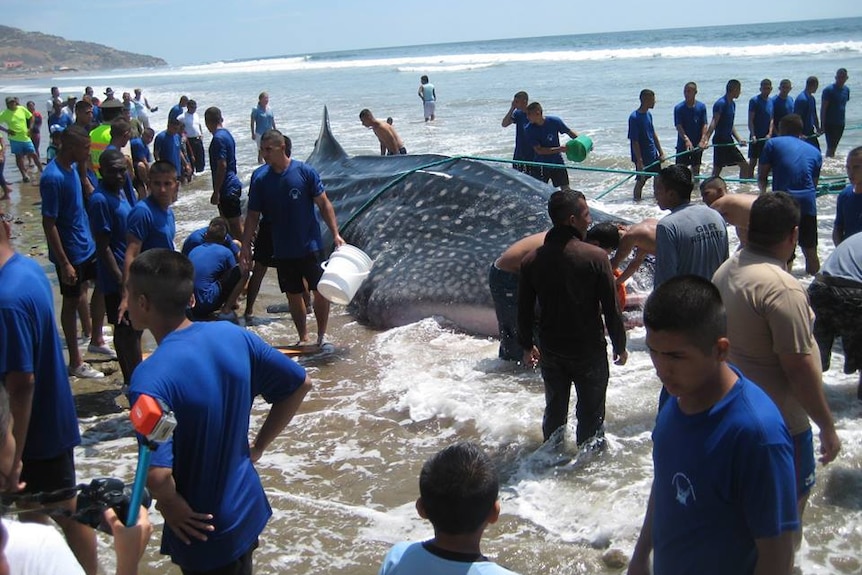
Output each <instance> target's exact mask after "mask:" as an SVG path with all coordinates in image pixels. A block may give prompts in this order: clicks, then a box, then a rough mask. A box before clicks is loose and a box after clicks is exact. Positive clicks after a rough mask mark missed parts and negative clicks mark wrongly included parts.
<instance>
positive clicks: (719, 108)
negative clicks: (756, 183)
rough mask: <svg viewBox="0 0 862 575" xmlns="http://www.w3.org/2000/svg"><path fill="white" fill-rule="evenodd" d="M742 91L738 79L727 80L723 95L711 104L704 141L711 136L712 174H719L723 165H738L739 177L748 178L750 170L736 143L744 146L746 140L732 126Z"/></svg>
mask: <svg viewBox="0 0 862 575" xmlns="http://www.w3.org/2000/svg"><path fill="white" fill-rule="evenodd" d="M741 93H742V84H741V83H740V81H739V80H728V81H727V85H726V86H725V91H724V96H722V97H721V98H719V99H718V100H716V101H715V104H713V105H712V121H711V122H710V123H709V128H708V129H707V131H706V136H705V137H704V139H703V140H704V142H705V141H707V140H709V138H710V136H712V135H713V134H715V136H714V137H713V138H712V145H713V159H712V176H713V177H715V176H720V175H721V169H722V168H723V167H725V166H733V165H736V166H739V177H740V178H750V177H751V172H750V170H749V168H748V162H746V161H745V158H743V157H742V153H741V152H740V151H739V148H737V147H736V145H735V144H734V141H735V142H736V144H738V145H740V146H745V145H746V142H745V140H743V139H742V138H740V137H739V134H738V133H737V132H736V128H735V127H734V126H733V123H734V121H735V120H736V102H735V101H734V100H736V99H737V98H739V95H740V94H741Z"/></svg>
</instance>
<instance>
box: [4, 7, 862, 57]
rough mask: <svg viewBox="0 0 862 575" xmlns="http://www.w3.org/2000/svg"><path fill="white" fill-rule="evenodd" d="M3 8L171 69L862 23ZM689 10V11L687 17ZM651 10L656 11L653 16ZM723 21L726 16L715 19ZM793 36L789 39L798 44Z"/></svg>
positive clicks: (561, 10)
mask: <svg viewBox="0 0 862 575" xmlns="http://www.w3.org/2000/svg"><path fill="white" fill-rule="evenodd" d="M58 5H59V6H63V4H61V3H59V2H58V1H57V0H26V1H16V0H0V6H2V8H3V9H2V13H3V18H2V24H5V25H7V26H13V27H16V28H21V29H23V30H27V31H31V32H43V33H45V34H54V35H57V36H62V37H64V38H66V39H68V40H85V41H90V42H96V43H98V44H105V45H107V46H110V47H112V48H117V49H120V50H126V51H130V52H136V53H140V54H148V55H151V56H158V57H160V58H163V59H165V60H166V61H167V62H168V63H169V64H171V65H182V64H200V63H207V62H217V61H222V60H236V59H247V58H255V57H267V56H280V55H295V54H312V53H318V52H330V51H339V50H351V49H354V50H355V49H362V48H381V47H391V46H411V45H420V44H438V43H446V42H466V41H473V40H491V39H502V38H524V37H533V36H555V35H564V34H589V33H596V32H618V31H625V30H650V29H663V28H680V27H695V26H707V25H726V24H749V23H760V22H773V21H798V20H814V19H822V18H846V17H857V16H862V2H860V1H859V0H820V1H819V2H812V1H811V0H780V5H781V7H782V10H781V11H782V14H781V15H780V16H778V15H776V10H775V5H776V1H775V0H760V1H759V2H752V1H751V0H723V2H722V4H721V9H720V11H719V10H716V9H715V7H716V6H717V4H715V3H709V2H706V3H704V2H697V1H695V0H688V1H686V0H682V1H680V0H651V1H649V2H646V1H644V0H610V1H608V0H605V1H602V0H599V1H597V2H579V1H575V0H562V1H554V2H543V3H541V4H540V5H532V4H531V3H530V2H525V1H524V0H518V1H516V0H430V1H429V0H424V1H421V2H420V1H418V0H306V1H305V2H297V1H295V0H183V1H176V0H135V1H134V2H124V1H123V0H87V1H86V2H84V3H75V2H73V3H72V4H68V5H65V6H64V7H63V8H62V9H58ZM680 6H684V8H683V9H680ZM644 7H647V9H644ZM716 12H720V13H716ZM792 31H793V30H792V28H790V29H789V30H788V32H789V34H788V39H790V38H792Z"/></svg>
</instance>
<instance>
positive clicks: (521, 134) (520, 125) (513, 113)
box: [501, 91, 535, 175]
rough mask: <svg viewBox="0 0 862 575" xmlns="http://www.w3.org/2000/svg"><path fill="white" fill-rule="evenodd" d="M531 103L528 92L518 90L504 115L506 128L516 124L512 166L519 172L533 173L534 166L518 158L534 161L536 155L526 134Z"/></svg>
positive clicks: (502, 123) (503, 122)
mask: <svg viewBox="0 0 862 575" xmlns="http://www.w3.org/2000/svg"><path fill="white" fill-rule="evenodd" d="M529 103H530V97H529V96H528V95H527V93H526V92H524V91H520V92H516V93H515V96H514V97H513V98H512V105H511V106H510V107H509V111H508V112H506V115H505V116H503V121H502V122H501V125H502V126H503V127H504V128H508V127H509V126H511V125H512V124H515V152H514V153H513V154H512V159H513V160H515V163H514V164H512V167H513V168H515V169H516V170H518V171H519V172H524V173H525V174H528V175H532V170H533V166H530V165H527V164H522V163H520V162H518V160H525V161H528V162H532V161H533V159H534V157H535V153H534V152H533V147H532V146H531V145H529V144H528V143H527V135H526V129H527V126H529V125H530V120H528V119H527V105H528V104H529Z"/></svg>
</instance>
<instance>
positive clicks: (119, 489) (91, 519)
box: [72, 477, 153, 533]
mask: <svg viewBox="0 0 862 575" xmlns="http://www.w3.org/2000/svg"><path fill="white" fill-rule="evenodd" d="M78 488H79V489H80V492H79V493H78V505H77V511H75V513H74V515H72V518H73V519H75V520H76V521H78V522H79V523H83V524H84V525H89V526H90V527H92V528H93V529H99V530H101V531H104V532H105V533H110V532H111V529H110V527H108V525H107V524H106V523H105V518H104V515H103V513H104V511H105V510H106V509H107V508H109V507H110V508H111V509H113V510H114V512H115V513H116V514H117V517H119V518H120V520H121V521H122V522H123V523H125V522H126V518H127V517H128V515H129V503H130V501H131V496H132V490H131V488H130V487H126V484H125V483H123V482H122V481H121V480H120V479H116V478H112V477H103V478H100V479H93V480H92V481H90V483H89V485H88V484H81V485H79V486H78ZM152 502H153V499H152V497H151V496H150V494H149V492H148V491H146V490H145V491H144V498H143V499H142V500H141V505H143V506H144V507H146V508H148V509H149V507H150V504H151V503H152Z"/></svg>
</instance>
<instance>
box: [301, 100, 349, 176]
mask: <svg viewBox="0 0 862 575" xmlns="http://www.w3.org/2000/svg"><path fill="white" fill-rule="evenodd" d="M344 159H347V152H345V151H344V148H342V147H341V144H339V143H338V140H336V139H335V136H333V135H332V128H331V127H330V125H329V109H328V108H327V107H326V106H324V107H323V121H322V122H321V124H320V133H319V134H318V135H317V141H316V142H315V143H314V150H312V152H311V155H310V156H308V159H307V160H306V162H307V163H309V164H311V165H312V166H314V167H316V168H318V169H319V167H320V165H321V164H322V163H323V162H337V161H340V160H344Z"/></svg>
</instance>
